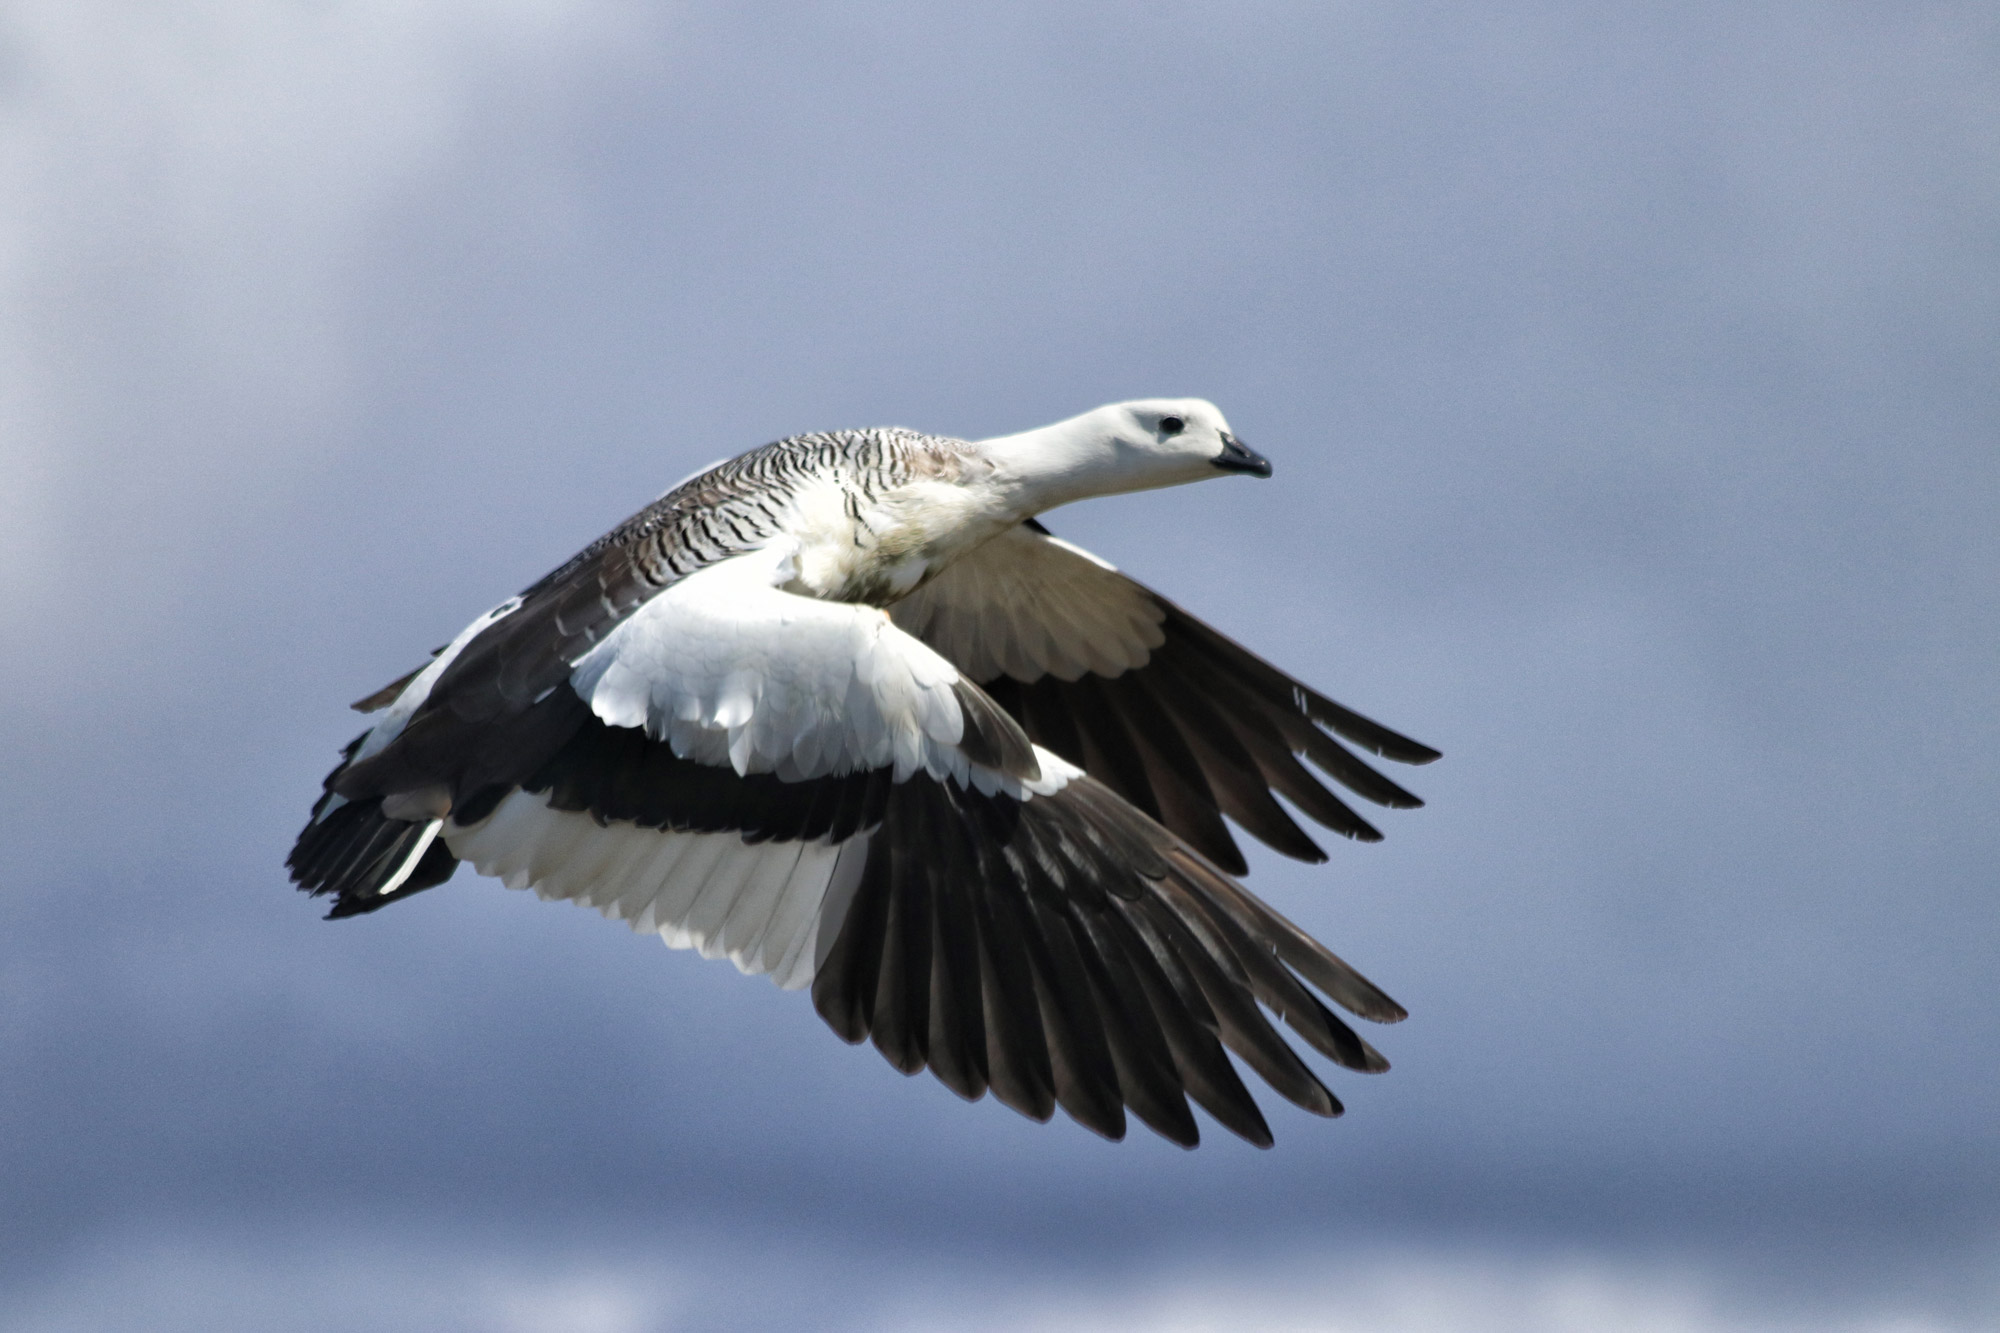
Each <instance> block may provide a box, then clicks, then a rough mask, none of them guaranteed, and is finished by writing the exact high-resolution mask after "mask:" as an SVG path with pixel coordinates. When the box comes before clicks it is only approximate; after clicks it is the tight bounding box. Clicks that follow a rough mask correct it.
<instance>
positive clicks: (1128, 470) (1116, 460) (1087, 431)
mask: <svg viewBox="0 0 2000 1333" xmlns="http://www.w3.org/2000/svg"><path fill="white" fill-rule="evenodd" d="M1116 420H1117V417H1116V412H1115V409H1113V408H1103V407H1101V408H1097V409H1096V410H1094V411H1090V412H1085V413H1084V414H1083V415H1081V416H1075V417H1071V418H1070V419H1069V420H1067V421H1058V422H1056V423H1055V424H1054V425H1053V426H1041V427H1038V428H1036V429H1035V430H1026V431H1022V432H1021V433H1020V434H1018V435H1000V436H996V437H994V438H993V439H990V440H981V441H980V442H979V445H978V447H979V450H980V452H981V453H983V454H984V455H985V456H986V458H987V460H988V461H989V462H991V463H992V464H993V476H992V477H991V479H990V480H989V482H988V485H990V486H992V487H993V488H994V489H995V491H996V492H997V494H996V495H995V499H996V500H997V501H998V502H999V503H1000V504H1001V505H1003V506H1005V507H1006V508H1007V509H1008V510H1009V511H1010V512H1012V513H1013V514H1014V515H1015V516H1017V517H1019V518H1031V517H1033V516H1034V515H1036V514H1039V513H1041V512H1043V511H1044V510H1048V509H1053V508H1055V507H1056V506H1057V505H1065V504H1069V503H1070V502H1071V501H1074V500H1088V499H1091V498H1092V497H1094V496H1099V495H1118V494H1121V493H1123V492H1126V491H1144V490H1151V489H1153V488H1154V487H1158V486H1171V485H1174V484H1175V483H1176V482H1177V481H1180V480H1184V478H1180V477H1171V476H1159V475H1149V474H1148V473H1147V472H1145V471H1143V470H1135V469H1134V468H1133V466H1132V460H1131V458H1130V456H1129V453H1128V452H1127V451H1126V450H1124V449H1121V448H1120V447H1119V443H1118V439H1117V435H1116V433H1115V429H1114V425H1115V422H1116Z"/></svg>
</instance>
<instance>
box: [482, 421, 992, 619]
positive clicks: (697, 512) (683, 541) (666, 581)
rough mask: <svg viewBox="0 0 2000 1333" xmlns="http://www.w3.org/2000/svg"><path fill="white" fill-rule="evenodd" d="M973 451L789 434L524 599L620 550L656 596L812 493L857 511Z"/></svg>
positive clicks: (614, 535)
mask: <svg viewBox="0 0 2000 1333" xmlns="http://www.w3.org/2000/svg"><path fill="white" fill-rule="evenodd" d="M969 449H970V446H969V445H967V444H966V442H965V441H963V440H954V439H950V438H948V437H945V436H941V435H926V434H924V433H923V432H921V431H914V430H906V429H903V428H902V427H897V426H887V427H877V428H873V429H868V430H837V431H823V432H814V433H812V434H807V435H792V436H788V437H786V438H785V439H782V440H776V441H773V442H772V443H770V444H767V445H764V446H763V447H762V448H759V449H753V450H751V451H750V452H749V453H746V454H742V455H739V456H738V457H736V458H732V459H730V460H729V461H727V462H724V463H718V464H716V465H715V466H714V467H712V468H710V469H708V470H707V471H706V472H700V473H697V474H695V475H694V476H692V477H689V478H688V479H687V480H686V481H684V482H682V483H681V484H680V485H678V486H676V487H674V488H673V489H672V490H670V491H668V492H667V493H666V494H665V495H663V496H661V497H660V498H659V499H657V500H655V501H654V502H653V503H652V504H650V505H648V506H646V507H645V508H644V509H642V510H640V511H639V512H638V513H636V514H634V515H633V516H632V517H631V518H628V519H626V520H625V521H624V522H623V523H621V524H619V525H618V526H617V527H615V528H613V529H612V530H611V531H610V532H607V533H605V534H604V535H603V536H602V537H600V538H598V539H597V540H596V541H594V542H592V543H591V544H590V545H589V546H586V547H585V548H584V549H583V550H582V551H580V552H578V553H577V554H576V556H575V557H574V558H572V559H571V560H569V561H567V562H566V563H564V564H563V565H562V566H560V567H559V568H557V569H555V570H553V571H551V572H550V573H549V574H548V575H547V576H546V577H545V578H543V579H541V580H540V581H539V582H537V583H535V584H534V585H533V586H532V587H530V588H529V589H527V591H526V592H524V593H523V594H522V596H523V597H524V598H529V597H533V596H535V595H536V594H538V593H543V592H547V591H549V590H550V589H553V588H556V587H559V586H561V585H562V584H563V583H565V582H566V581H569V580H570V579H572V578H573V577H574V576H575V575H576V574H577V573H578V571H580V570H583V569H585V568H587V567H589V566H592V565H594V564H598V563H601V562H603V561H604V560H605V559H606V558H607V556H608V555H609V554H610V553H611V552H614V551H618V552H625V553H627V558H629V559H630V560H631V562H632V564H633V567H634V572H636V573H639V574H640V575H641V576H642V577H643V578H644V579H645V581H646V583H647V585H648V587H647V593H646V595H647V596H650V595H651V594H652V593H655V592H658V591H660V590H661V589H662V588H665V587H668V586H671V585H672V584H673V583H675V582H678V581H679V580H680V579H683V578H686V577H687V576H688V575H689V574H692V573H694V572H695V571H696V570H697V569H701V568H703V567H704V566H707V565H711V564H713V563H715V562H716V561H717V560H724V559H727V558H728V557H730V556H732V555H738V554H741V553H742V552H744V551H747V550H750V549H752V548H753V547H755V546H757V545H759V544H761V543H762V542H764V541H766V540H768V539H769V538H770V537H772V536H773V535H775V534H776V533H777V532H778V531H779V530H780V528H781V525H782V523H783V520H784V515H785V510H786V508H787V507H788V506H789V504H790V503H791V501H792V499H793V498H794V497H795V496H796V495H797V494H798V492H799V491H800V490H802V489H804V488H805V487H807V486H810V485H814V484H817V483H823V482H834V483H837V484H838V485H840V486H841V487H842V488H843V489H845V490H847V491H848V493H849V506H850V508H849V512H850V513H854V512H855V511H856V509H857V508H858V504H859V502H861V501H869V500H874V499H876V498H877V497H879V496H880V495H882V494H883V493H884V492H886V491H889V490H893V489H894V488H896V487H898V486H902V485H906V484H908V483H909V482H911V481H913V480H915V479H916V478H918V477H920V476H926V475H934V474H936V473H937V472H940V471H947V470H954V471H955V470H956V468H957V467H958V466H959V464H960V463H961V461H962V460H963V459H964V458H965V457H966V455H967V453H968V451H969Z"/></svg>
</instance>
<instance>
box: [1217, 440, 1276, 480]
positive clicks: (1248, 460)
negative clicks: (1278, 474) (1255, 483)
mask: <svg viewBox="0 0 2000 1333" xmlns="http://www.w3.org/2000/svg"><path fill="white" fill-rule="evenodd" d="M1213 461H1214V463H1215V465H1216V466H1217V467H1219V468H1221V469H1222V470H1223V471H1224V472H1248V473H1249V474H1250V475H1251V476H1253V477H1268V476H1270V475H1271V460H1270V459H1268V458H1266V457H1264V455H1262V454H1260V453H1258V452H1257V451H1256V450H1255V449H1252V448H1249V447H1248V446H1247V445H1245V444H1244V443H1243V441H1241V440H1239V439H1237V438H1236V437H1235V436H1234V435H1231V434H1230V433H1229V432H1228V431H1224V432H1222V452H1221V453H1219V454H1217V455H1216V456H1215V458H1214V460H1213Z"/></svg>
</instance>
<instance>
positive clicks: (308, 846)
mask: <svg viewBox="0 0 2000 1333" xmlns="http://www.w3.org/2000/svg"><path fill="white" fill-rule="evenodd" d="M365 734H366V733H364V736H365ZM362 739H363V736H357V737H355V738H354V740H353V742H352V743H351V744H349V745H348V747H347V748H346V750H344V751H342V752H341V756H340V764H339V765H338V766H337V767H336V768H335V769H334V770H333V772H331V773H329V774H327V777H326V783H325V788H326V790H325V791H324V792H323V793H321V795H320V798H319V802H318V804H316V805H314V806H313V812H312V820H311V822H309V823H308V824H307V825H306V826H305V828H304V829H303V830H301V831H300V833H299V839H298V841H297V842H296V843H294V844H292V854H291V855H290V856H288V857H286V858H285V865H286V867H287V868H288V869H289V870H290V871H291V872H292V882H293V883H295V884H297V885H298V886H299V887H300V888H301V889H304V890H305V891H306V892H307V893H310V894H311V895H313V896H314V897H315V898H317V897H319V896H320V895H322V894H329V893H330V894H332V895H334V903H333V910H332V911H330V912H328V913H327V914H326V915H327V919H328V920H333V919H334V918H336V917H343V916H358V915H360V914H361V913H363V912H372V911H374V910H375V909H376V908H378V907H386V906H388V905H389V904H390V903H393V902H396V901H397V900H399V899H402V898H407V897H409V896H410V895H411V894H413V893H419V892H421V891H422V890H424V889H428V888H432V887H434V886H436V885H439V884H442V883H444V882H445V881H446V880H448V879H450V878H451V872H452V871H453V870H456V869H457V868H458V858H457V857H455V856H453V855H452V854H451V849H450V848H448V847H446V846H445V845H444V843H443V841H442V840H440V839H439V838H438V833H439V831H440V830H442V829H443V828H444V820H443V819H415V820H408V819H393V818H391V817H390V816H388V815H385V814H383V813H382V798H381V797H379V796H371V797H369V798H368V799H366V800H360V801H350V800H348V799H347V798H346V797H344V796H341V795H340V794H338V793H337V792H335V791H334V789H333V784H334V782H335V781H336V780H337V779H338V778H339V777H340V775H341V773H343V772H344V771H345V770H346V768H347V766H348V764H350V763H351V762H353V759H354V755H355V752H356V751H357V750H359V749H360V748H361V742H362Z"/></svg>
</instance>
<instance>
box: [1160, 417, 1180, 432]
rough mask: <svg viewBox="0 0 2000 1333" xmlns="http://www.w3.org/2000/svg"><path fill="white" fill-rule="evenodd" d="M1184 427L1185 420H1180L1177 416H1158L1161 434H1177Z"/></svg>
mask: <svg viewBox="0 0 2000 1333" xmlns="http://www.w3.org/2000/svg"><path fill="white" fill-rule="evenodd" d="M1186 429H1187V422H1185V421H1182V420H1181V419H1180V418H1179V417H1161V418H1160V433H1161V434H1162V435H1178V434H1180V433H1181V432H1182V431H1184V430H1186Z"/></svg>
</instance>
